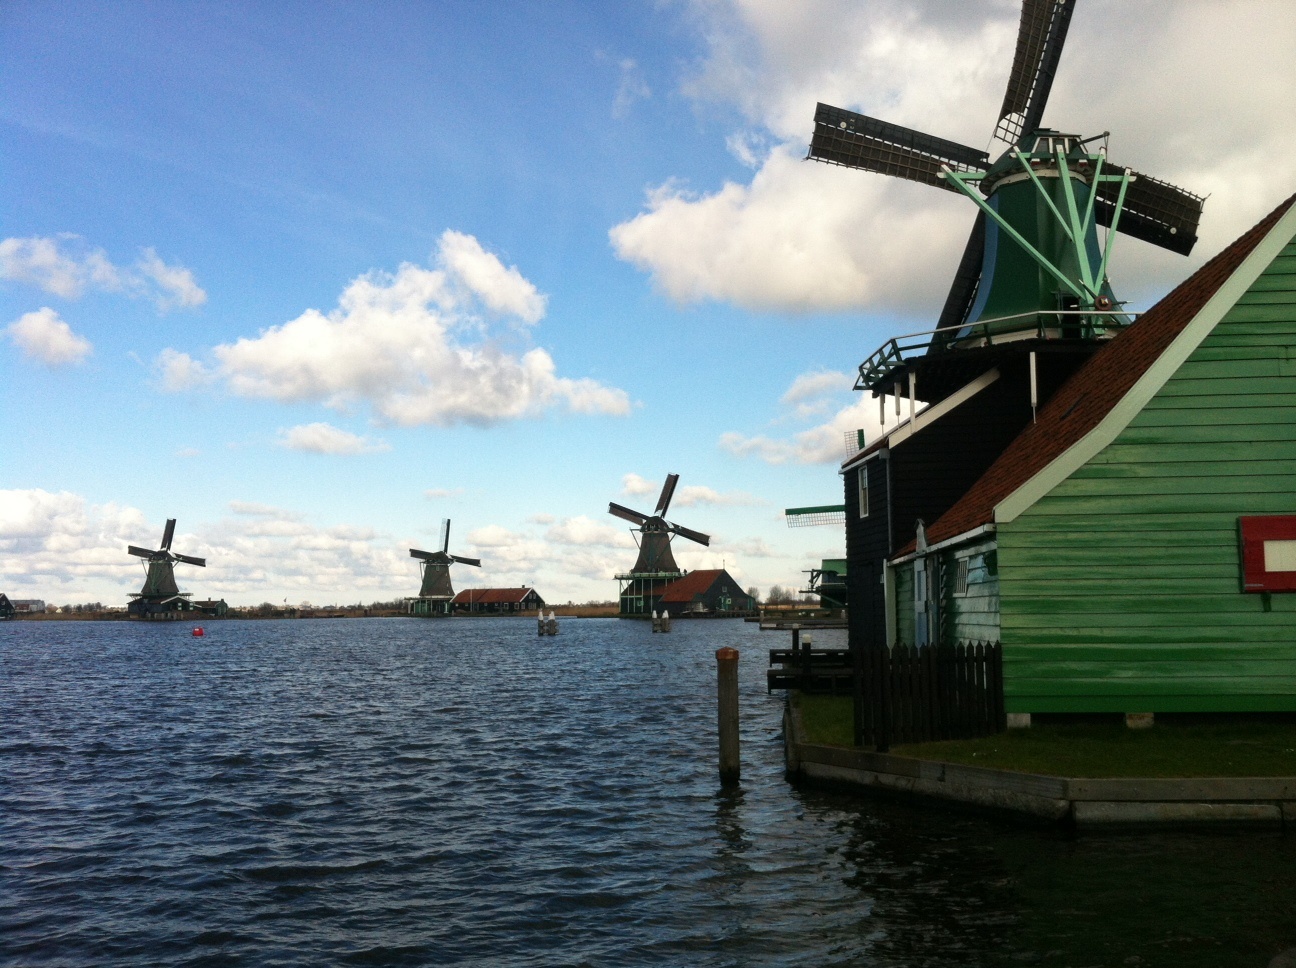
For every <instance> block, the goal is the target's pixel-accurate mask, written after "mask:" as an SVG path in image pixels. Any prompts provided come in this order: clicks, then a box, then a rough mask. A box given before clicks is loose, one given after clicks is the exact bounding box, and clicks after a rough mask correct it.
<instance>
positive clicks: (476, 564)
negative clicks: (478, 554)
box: [450, 555, 481, 568]
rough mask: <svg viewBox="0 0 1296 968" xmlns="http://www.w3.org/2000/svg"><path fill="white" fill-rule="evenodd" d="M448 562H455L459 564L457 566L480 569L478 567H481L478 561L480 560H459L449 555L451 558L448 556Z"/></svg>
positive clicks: (456, 556)
mask: <svg viewBox="0 0 1296 968" xmlns="http://www.w3.org/2000/svg"><path fill="white" fill-rule="evenodd" d="M450 560H451V561H457V562H459V564H461V565H472V566H473V567H474V568H480V567H481V559H480V558H460V557H459V556H458V555H451V556H450Z"/></svg>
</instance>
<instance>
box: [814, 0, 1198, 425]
mask: <svg viewBox="0 0 1296 968" xmlns="http://www.w3.org/2000/svg"><path fill="white" fill-rule="evenodd" d="M1074 6H1075V0H1025V2H1024V3H1023V4H1022V16H1021V27H1020V30H1019V34H1018V38H1017V48H1016V54H1015V56H1014V60H1013V66H1012V73H1011V75H1010V77H1009V81H1008V89H1007V92H1006V93H1005V95H1004V100H1003V105H1002V107H1001V109H1000V112H999V121H998V124H997V126H996V128H995V131H994V137H995V139H997V140H998V141H1000V142H1002V143H1006V144H1007V145H1008V148H1007V149H1006V150H1005V151H1003V152H1002V153H1001V154H1000V155H999V157H998V158H997V159H995V160H994V161H993V163H992V162H991V159H990V155H989V154H988V153H986V152H984V151H981V150H979V149H976V148H970V147H968V146H966V145H962V144H959V143H957V142H954V141H948V140H946V139H943V138H937V137H933V136H932V135H928V134H924V133H922V132H920V131H915V130H913V129H910V128H905V127H902V126H900V125H897V124H891V123H889V122H886V121H880V120H878V119H876V118H870V117H866V116H865V115H862V114H856V113H854V112H851V111H844V110H842V109H840V108H835V107H830V106H829V105H826V104H820V105H819V106H818V108H817V109H816V111H815V128H814V135H813V139H812V141H811V145H810V153H809V158H811V159H814V160H815V161H822V162H826V163H828V164H834V165H842V166H845V167H848V168H860V169H864V170H866V171H874V172H880V173H882V174H885V175H892V176H895V177H897V178H904V179H907V180H909V181H917V182H922V183H924V184H928V185H933V186H935V187H937V188H944V189H946V190H948V191H952V192H958V193H960V194H962V195H965V196H966V197H967V198H969V199H970V200H971V201H972V202H973V203H974V204H975V205H976V206H977V208H978V213H977V216H976V222H975V224H974V225H973V227H972V233H971V236H970V237H969V239H968V242H967V245H966V247H965V248H964V251H963V257H962V259H961V260H960V262H959V266H958V270H957V272H956V274H955V277H954V282H953V284H952V286H951V287H950V292H949V295H948V297H947V298H946V301H945V305H944V308H943V309H942V311H941V315H940V319H939V321H938V323H937V328H936V330H935V331H934V332H932V333H926V334H920V336H916V337H905V338H899V339H895V340H891V341H890V342H888V343H887V344H886V345H885V346H883V347H882V348H881V349H880V350H878V352H877V353H875V354H874V355H873V356H872V357H870V358H869V359H868V360H867V361H865V362H864V363H863V364H861V366H860V378H859V382H857V384H856V389H868V390H872V391H873V393H874V395H875V396H880V395H882V394H883V393H890V392H894V393H895V395H896V396H897V398H898V397H899V396H901V395H902V394H903V393H904V392H905V388H904V386H903V385H901V380H900V378H901V377H904V376H906V371H907V375H908V376H909V378H910V379H912V378H913V376H914V373H915V368H914V366H913V364H912V358H913V357H914V356H915V355H926V356H928V357H934V356H937V355H944V354H945V351H948V350H952V349H962V350H984V349H986V348H988V347H995V346H1000V347H1002V346H1003V345H1004V344H1007V343H1012V342H1017V343H1020V344H1026V343H1037V344H1038V343H1042V342H1045V341H1047V342H1049V344H1050V346H1049V348H1050V350H1052V351H1062V352H1065V351H1066V350H1067V349H1068V344H1069V348H1070V349H1071V350H1072V351H1073V352H1074V353H1079V354H1080V355H1088V353H1090V352H1092V349H1093V348H1094V347H1093V344H1094V342H1095V341H1098V340H1102V339H1105V338H1108V337H1110V336H1112V335H1115V332H1116V331H1117V330H1119V329H1120V328H1122V327H1123V326H1125V325H1127V324H1128V323H1129V321H1130V318H1129V317H1128V316H1127V315H1125V314H1123V313H1122V312H1121V311H1120V302H1119V300H1117V299H1116V297H1115V295H1114V293H1113V292H1112V289H1111V285H1110V283H1109V281H1108V278H1107V267H1108V265H1109V263H1110V259H1111V254H1112V247H1113V243H1114V241H1115V238H1116V235H1117V233H1122V234H1125V235H1128V236H1131V237H1133V238H1137V239H1142V240H1143V241H1146V242H1150V243H1152V244H1153V245H1157V246H1161V247H1162V248H1165V249H1169V250H1170V251H1172V252H1178V253H1180V254H1183V255H1187V254H1188V253H1189V252H1190V251H1191V250H1192V247H1193V244H1194V243H1195V242H1196V241H1197V223H1198V220H1199V219H1200V216H1201V209H1202V203H1203V201H1204V199H1203V198H1202V197H1200V196H1198V195H1194V194H1192V193H1190V192H1186V191H1184V190H1183V189H1181V188H1177V187H1175V186H1174V185H1170V184H1168V183H1166V182H1164V181H1160V180H1158V179H1156V178H1151V177H1149V176H1147V175H1143V174H1139V173H1138V172H1135V171H1133V170H1132V169H1129V168H1125V167H1122V166H1120V165H1117V164H1114V163H1111V162H1109V161H1108V160H1107V152H1106V141H1107V137H1108V133H1107V132H1104V133H1103V134H1100V135H1097V136H1095V137H1089V138H1085V137H1081V136H1080V135H1077V134H1068V133H1064V132H1061V131H1055V130H1052V129H1049V128H1044V127H1041V120H1042V118H1043V114H1044V106H1045V103H1046V102H1047V100H1048V96H1049V92H1050V90H1051V88H1052V85H1053V78H1054V75H1055V74H1056V71H1057V65H1058V60H1059V58H1060V56H1061V53H1062V45H1063V43H1064V41H1065V39H1066V34H1067V28H1068V26H1069V24H1070V21H1071V14H1072V10H1073V8H1074ZM1100 226H1103V227H1106V228H1107V229H1108V232H1107V233H1106V237H1105V239H1104V240H1100V238H1099V235H1098V228H1099V227H1100ZM1085 344H1088V345H1087V346H1086V345H1085ZM1023 348H1024V347H1023V346H1018V347H1017V348H1016V349H1017V350H1019V351H1020V350H1021V349H1023ZM978 355H979V356H980V359H979V360H969V361H967V363H968V364H969V366H967V367H963V366H960V365H958V363H959V362H961V361H959V360H956V359H955V360H951V359H945V360H943V361H941V364H942V365H941V366H936V365H934V363H935V361H931V360H929V361H928V364H927V365H926V366H924V367H922V369H923V370H924V373H923V376H924V380H925V383H926V386H925V388H924V389H923V391H922V393H921V395H920V398H922V399H926V400H928V401H931V400H934V399H937V398H939V397H940V396H942V391H943V390H945V389H947V388H950V387H952V386H954V385H956V384H957V383H958V382H959V381H960V380H963V379H966V378H967V377H968V376H969V375H970V374H971V373H972V372H974V371H976V370H978V369H979V368H980V367H981V366H982V365H983V364H984V363H985V362H987V360H988V359H990V358H991V357H993V356H997V355H1000V354H997V353H996V354H985V353H981V354H978ZM909 392H910V394H911V395H912V392H913V391H912V387H910V389H909Z"/></svg>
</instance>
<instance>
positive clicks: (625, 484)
mask: <svg viewBox="0 0 1296 968" xmlns="http://www.w3.org/2000/svg"><path fill="white" fill-rule="evenodd" d="M660 491H661V485H660V484H654V483H653V482H652V481H650V480H648V479H647V478H646V477H640V476H639V475H638V474H634V473H630V474H627V475H625V476H624V477H623V478H621V493H622V494H628V495H635V494H657V493H660Z"/></svg>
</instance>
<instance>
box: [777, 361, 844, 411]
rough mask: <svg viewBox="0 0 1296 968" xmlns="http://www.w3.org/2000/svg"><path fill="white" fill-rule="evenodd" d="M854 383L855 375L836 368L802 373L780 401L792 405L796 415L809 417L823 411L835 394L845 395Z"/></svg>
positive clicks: (785, 404)
mask: <svg viewBox="0 0 1296 968" xmlns="http://www.w3.org/2000/svg"><path fill="white" fill-rule="evenodd" d="M854 385H855V377H854V376H853V375H852V374H850V373H841V372H838V371H836V370H816V371H815V372H813V373H802V374H801V375H800V376H798V377H797V378H796V379H795V380H793V381H792V385H791V386H790V387H788V389H787V392H786V393H784V394H783V396H782V398H781V399H780V400H779V402H780V403H782V404H783V405H784V406H788V407H791V408H792V409H793V412H794V413H795V414H796V416H798V417H809V416H813V415H815V414H819V413H823V412H824V411H825V410H827V409H828V408H829V407H830V406H831V405H832V398H833V397H834V396H837V397H840V396H844V395H845V394H846V393H848V392H849V391H850V390H851V388H852V387H853V386H854Z"/></svg>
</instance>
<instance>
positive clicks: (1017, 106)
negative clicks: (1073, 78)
mask: <svg viewBox="0 0 1296 968" xmlns="http://www.w3.org/2000/svg"><path fill="white" fill-rule="evenodd" d="M1074 9H1075V0H1023V3H1022V15H1021V26H1020V27H1018V28H1017V50H1016V52H1015V53H1014V54H1013V66H1012V73H1011V74H1009V75H1008V89H1007V90H1006V91H1005V92H1004V99H1003V106H1002V107H1000V109H999V124H998V125H997V126H996V127H995V137H996V138H998V139H999V140H1001V141H1005V142H1007V143H1008V144H1013V145H1015V144H1017V142H1018V141H1020V140H1021V136H1022V135H1023V134H1026V133H1027V132H1030V131H1034V130H1035V129H1036V128H1038V127H1039V125H1040V120H1041V119H1042V118H1043V117H1044V105H1045V104H1046V103H1048V96H1049V91H1050V90H1052V88H1053V77H1054V75H1055V74H1057V66H1058V61H1059V60H1060V59H1061V57H1062V45H1063V44H1064V43H1065V42H1066V35H1067V28H1068V27H1070V26H1071V13H1072V11H1073V10H1074Z"/></svg>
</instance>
